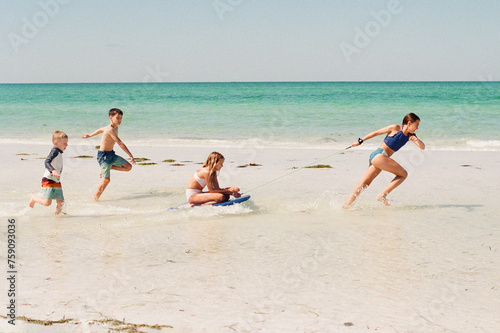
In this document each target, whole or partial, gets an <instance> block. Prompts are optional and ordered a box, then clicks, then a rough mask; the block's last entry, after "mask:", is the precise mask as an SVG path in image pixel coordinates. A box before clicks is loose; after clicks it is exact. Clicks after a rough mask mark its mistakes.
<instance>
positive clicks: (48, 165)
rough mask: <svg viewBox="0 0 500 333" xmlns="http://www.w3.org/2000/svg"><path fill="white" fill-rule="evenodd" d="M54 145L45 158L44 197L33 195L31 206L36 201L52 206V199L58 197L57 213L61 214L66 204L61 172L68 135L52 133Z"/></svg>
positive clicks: (59, 132) (57, 132) (58, 132)
mask: <svg viewBox="0 0 500 333" xmlns="http://www.w3.org/2000/svg"><path fill="white" fill-rule="evenodd" d="M52 143H53V144H54V147H52V149H51V150H50V152H49V155H48V156H47V158H46V159H45V173H44V174H43V178H42V197H36V196H32V197H31V200H30V203H29V206H30V207H31V208H33V207H34V206H35V203H39V204H40V205H44V206H50V205H51V204H52V199H56V202H57V206H56V214H60V213H61V211H62V208H63V205H64V195H63V191H62V186H61V173H62V169H63V158H62V154H63V152H64V151H65V150H66V148H67V147H68V136H67V135H66V133H64V132H61V131H55V132H54V133H53V134H52Z"/></svg>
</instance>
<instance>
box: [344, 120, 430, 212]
mask: <svg viewBox="0 0 500 333" xmlns="http://www.w3.org/2000/svg"><path fill="white" fill-rule="evenodd" d="M419 125H420V118H419V117H418V116H417V115H416V114H414V113H408V114H407V115H406V116H405V117H404V119H403V125H402V126H401V125H397V124H394V125H389V126H387V127H384V128H381V129H379V130H376V131H374V132H371V133H369V134H368V135H366V136H365V137H364V138H359V139H358V141H356V142H354V143H353V144H352V147H356V146H359V145H360V144H362V143H363V142H364V141H365V140H368V139H371V138H373V137H375V136H378V135H382V134H387V136H386V137H385V139H384V142H382V144H381V145H380V147H379V148H377V149H376V150H375V151H374V152H373V153H372V154H371V155H370V166H369V167H368V169H367V170H366V172H365V175H364V177H363V179H362V180H361V182H360V183H359V184H358V185H356V187H354V189H353V190H352V193H351V195H350V196H349V199H347V201H346V203H345V204H344V208H349V207H350V206H351V204H352V203H353V202H354V200H356V197H357V196H358V195H360V194H361V192H363V191H364V190H365V189H366V188H367V187H368V186H370V184H371V182H372V181H373V180H374V179H375V177H377V176H378V175H379V174H380V172H381V171H382V170H384V171H388V172H390V173H393V174H394V175H396V176H395V177H394V179H393V180H392V181H391V182H390V183H389V185H388V186H387V187H386V188H385V189H384V190H383V191H382V193H380V194H379V195H378V196H377V200H378V201H380V202H382V203H383V204H385V205H386V206H390V204H389V202H387V195H388V194H389V193H391V192H392V191H393V190H394V189H395V188H396V187H398V186H399V185H401V183H402V182H403V181H404V180H405V179H406V177H407V176H408V173H407V172H406V170H405V169H404V168H403V167H402V166H401V165H399V164H398V163H397V162H396V161H394V160H393V159H392V158H391V156H392V154H394V153H395V152H397V151H398V150H399V149H400V148H401V147H403V146H404V145H405V144H406V143H407V142H408V141H409V140H411V141H413V142H414V143H415V144H416V145H417V146H418V147H419V148H420V149H422V150H424V149H425V144H424V143H423V142H422V141H421V140H420V139H419V138H417V136H416V135H415V131H416V130H417V129H418V126H419Z"/></svg>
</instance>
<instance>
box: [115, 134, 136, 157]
mask: <svg viewBox="0 0 500 333" xmlns="http://www.w3.org/2000/svg"><path fill="white" fill-rule="evenodd" d="M109 134H110V136H111V137H112V138H113V140H115V142H116V144H117V145H118V146H120V148H121V149H123V151H124V152H125V153H127V155H128V156H130V163H131V164H135V160H134V156H133V155H132V153H131V152H130V150H128V148H127V146H126V145H125V144H124V143H123V141H122V140H120V138H119V137H118V136H117V135H116V134H115V133H113V132H112V131H110V132H109Z"/></svg>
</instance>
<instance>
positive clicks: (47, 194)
mask: <svg viewBox="0 0 500 333" xmlns="http://www.w3.org/2000/svg"><path fill="white" fill-rule="evenodd" d="M42 197H43V198H44V199H64V195H63V190H62V185H61V183H60V182H55V181H53V180H50V179H48V178H45V177H44V178H42Z"/></svg>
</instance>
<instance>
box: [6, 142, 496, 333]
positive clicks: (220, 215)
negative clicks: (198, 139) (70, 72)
mask: <svg viewBox="0 0 500 333" xmlns="http://www.w3.org/2000/svg"><path fill="white" fill-rule="evenodd" d="M129 148H130V150H131V151H132V152H133V154H134V155H135V156H136V157H144V158H148V159H149V160H148V161H146V162H149V163H157V164H156V165H137V166H134V168H133V169H132V171H131V172H129V173H118V172H115V173H112V175H111V178H112V181H111V184H110V185H109V186H108V188H107V189H106V191H105V192H104V194H103V195H102V197H101V201H100V202H98V203H96V202H93V201H92V200H91V198H92V195H93V193H94V191H95V189H96V187H97V185H98V183H99V177H98V174H99V169H98V166H97V162H96V161H95V158H94V157H95V148H94V147H93V146H91V145H88V144H86V145H83V143H82V142H81V141H79V140H74V142H72V140H71V139H70V146H69V147H68V149H67V151H66V152H65V153H64V171H63V176H62V184H63V190H64V194H65V199H66V206H65V212H66V215H63V216H54V214H53V211H54V206H52V207H42V206H39V205H37V206H35V208H34V209H29V208H28V207H27V204H28V201H29V198H30V196H31V194H36V193H38V191H39V186H40V185H39V184H40V181H41V176H42V174H43V159H44V158H45V156H46V154H47V152H48V151H49V150H50V146H46V145H35V144H23V145H6V144H4V145H2V146H1V150H2V155H3V156H4V157H3V158H2V159H1V160H0V167H1V169H2V170H3V176H2V177H1V180H0V183H1V188H2V193H1V194H0V209H1V211H0V212H1V215H2V217H1V220H0V227H1V231H2V233H1V239H2V241H1V242H0V244H2V245H1V247H2V251H1V253H2V259H3V260H2V261H3V263H4V267H6V266H7V245H6V241H5V240H6V239H7V224H8V219H9V218H15V219H16V237H17V238H16V239H17V243H16V244H17V245H16V246H17V247H16V249H17V254H18V257H17V266H18V267H17V270H18V273H17V287H16V288H17V298H16V304H17V310H16V315H17V317H18V318H17V321H16V325H15V326H12V325H9V324H8V322H7V319H6V318H4V317H3V318H0V331H2V332H108V331H113V330H116V329H119V328H126V329H128V330H129V331H131V332H132V331H134V329H135V330H136V331H144V332H498V331H499V330H500V319H499V316H498V313H500V224H499V223H498V221H499V219H498V216H499V213H500V209H499V208H498V207H499V206H498V201H499V199H500V192H499V191H498V184H500V173H499V172H498V170H499V169H500V154H499V153H498V152H497V151H447V150H438V149H432V148H433V147H430V149H428V150H426V151H423V152H422V151H417V150H413V149H404V150H402V151H400V152H398V154H396V155H395V156H394V157H395V159H396V160H397V161H398V162H400V163H401V164H402V165H403V166H404V167H405V168H406V169H407V170H408V172H409V177H408V179H407V180H406V181H405V182H404V183H403V185H401V186H400V187H399V188H397V189H396V190H395V191H394V192H393V193H391V195H390V196H389V197H388V198H389V200H390V202H391V204H392V206H391V207H385V206H384V205H382V204H381V203H380V202H378V201H377V200H376V199H375V197H376V195H377V194H378V193H379V192H380V191H381V190H382V189H383V188H384V187H385V186H386V184H387V183H388V182H389V179H390V178H391V177H390V176H389V175H384V174H381V175H380V176H379V177H378V178H377V179H376V180H375V181H374V183H373V184H372V185H371V187H370V188H369V189H368V190H366V191H365V193H363V194H362V195H361V197H360V198H359V199H358V201H357V202H356V203H355V204H354V206H353V207H352V208H351V209H348V210H344V209H342V205H343V203H344V201H345V200H346V199H347V196H348V194H349V193H350V191H351V189H352V188H353V187H354V186H355V185H356V184H357V182H359V181H360V180H361V177H362V175H363V173H364V171H365V169H366V167H367V165H368V156H369V154H370V152H371V150H370V149H367V148H369V147H363V149H361V148H362V147H359V148H356V149H350V150H347V151H345V152H343V153H339V154H336V155H334V156H332V157H330V158H327V159H325V160H322V161H321V162H319V164H325V165H330V166H331V168H323V169H303V170H298V171H297V172H295V173H293V174H290V175H289V176H286V177H283V178H281V179H279V180H277V181H274V182H272V183H270V184H268V185H265V186H262V187H260V188H257V189H255V190H253V191H250V193H249V194H251V196H252V198H251V200H250V201H248V202H246V203H244V204H241V205H234V206H230V207H218V208H217V207H196V208H191V209H177V210H169V208H170V207H176V206H178V205H179V204H181V203H183V202H185V200H186V199H185V194H184V188H185V185H186V183H187V180H188V179H189V177H190V176H191V175H192V173H194V171H195V170H196V169H197V168H199V167H200V165H199V164H197V163H200V162H204V160H205V158H206V156H207V155H208V154H209V153H210V152H211V151H213V150H217V151H219V152H221V153H222V154H223V155H225V157H226V163H225V167H224V168H223V169H222V171H221V174H220V176H219V181H220V183H221V185H222V186H229V185H234V186H239V187H240V188H241V189H242V191H243V192H245V191H246V190H250V189H252V188H254V187H257V186H259V185H260V184H264V183H266V182H268V181H271V180H273V179H275V178H277V177H280V176H282V175H284V174H287V173H290V172H292V171H294V170H297V169H293V168H294V167H295V168H296V167H302V166H304V165H308V164H310V163H312V162H314V161H315V160H317V159H321V158H323V157H325V156H328V155H330V154H332V153H334V152H336V150H335V149H332V150H328V149H289V148H264V147H258V146H253V147H252V146H249V145H247V146H240V147H233V148H227V147H209V146H207V147H203V146H198V147H181V146H176V147H162V146H152V147H147V146H135V147H134V146H132V147H129ZM117 153H118V154H119V155H122V156H123V154H122V152H121V151H117ZM18 154H23V155H18ZM24 154H26V155H24ZM78 155H89V156H92V157H93V158H91V159H90V158H89V159H86V158H74V157H75V156H78ZM165 160H175V162H172V161H171V162H163V161H165ZM251 163H252V164H257V165H256V166H250V165H249V164H251ZM239 166H245V167H239ZM5 271H7V268H5ZM7 283H8V281H7V280H6V279H5V278H4V279H2V283H1V284H0V288H1V295H2V300H3V301H2V304H4V306H5V304H7V302H8V300H7V297H6V296H7V289H8V285H7ZM4 309H5V307H4ZM3 312H4V313H3V314H2V315H3V316H5V313H6V311H5V310H4V311H3ZM63 319H64V320H63ZM32 320H37V321H36V322H33V321H32ZM61 320H63V322H60V323H57V322H58V321H61ZM44 321H45V324H47V326H44V325H43V322H44ZM155 325H160V326H155Z"/></svg>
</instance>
